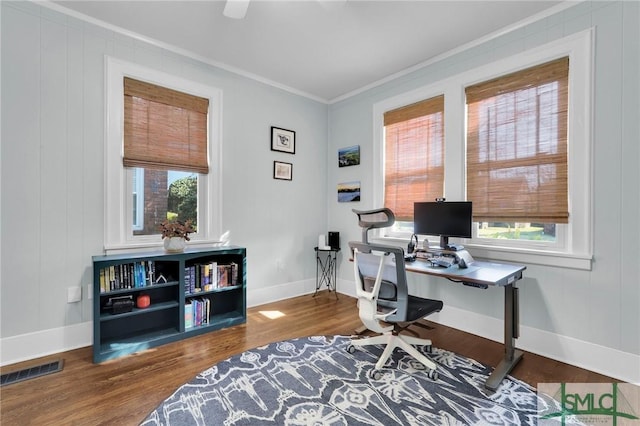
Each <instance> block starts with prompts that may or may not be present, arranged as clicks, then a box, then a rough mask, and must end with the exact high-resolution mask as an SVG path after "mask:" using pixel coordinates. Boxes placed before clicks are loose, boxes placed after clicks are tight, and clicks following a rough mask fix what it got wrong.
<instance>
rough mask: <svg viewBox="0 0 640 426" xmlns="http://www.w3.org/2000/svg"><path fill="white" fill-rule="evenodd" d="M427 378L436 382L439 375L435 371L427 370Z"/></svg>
mask: <svg viewBox="0 0 640 426" xmlns="http://www.w3.org/2000/svg"><path fill="white" fill-rule="evenodd" d="M427 377H428V378H430V379H431V380H433V381H434V382H435V381H437V380H438V377H439V375H438V372H437V371H436V370H429V372H428V373H427Z"/></svg>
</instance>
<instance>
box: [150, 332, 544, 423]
mask: <svg viewBox="0 0 640 426" xmlns="http://www.w3.org/2000/svg"><path fill="white" fill-rule="evenodd" d="M348 345H349V337H344V336H333V337H325V336H314V337H307V338H301V339H294V340H289V341H284V342H278V343H272V344H269V345H267V346H263V347H260V348H256V349H252V350H249V351H247V352H244V353H242V354H240V355H237V356H234V357H232V358H229V359H227V360H225V361H223V362H220V363H219V364H217V365H214V366H213V367H211V368H209V369H207V370H205V371H203V372H202V373H200V374H199V375H198V376H196V377H195V378H194V379H193V380H192V381H190V382H189V383H187V384H185V385H183V386H182V387H180V388H179V389H178V390H177V391H176V392H175V393H174V394H173V395H171V396H170V397H169V398H167V399H166V400H165V401H164V402H163V403H162V404H161V405H160V406H159V407H158V408H157V409H155V410H154V411H153V412H152V413H151V414H149V416H148V417H147V418H146V419H145V420H144V421H143V422H142V425H145V426H150V425H167V426H169V425H174V426H176V425H180V426H183V425H251V426H253V425H291V426H298V425H332V426H337V425H379V426H389V425H535V424H536V418H537V412H538V411H537V410H538V407H537V405H538V402H539V401H538V397H537V395H536V392H535V390H534V389H532V388H531V387H530V386H528V385H527V384H525V383H523V382H520V381H518V380H515V379H513V378H511V377H507V378H506V379H505V380H503V382H502V384H501V386H500V387H499V388H498V390H497V391H496V392H491V391H488V390H486V389H485V387H484V383H485V381H486V379H487V377H488V376H489V374H490V373H491V368H489V367H487V366H484V365H482V364H480V363H478V362H476V361H474V360H472V359H469V358H465V357H462V356H460V355H456V354H454V353H452V352H447V351H444V350H440V349H437V348H434V349H433V354H431V355H430V356H431V358H432V359H433V360H434V361H435V362H436V363H437V364H438V373H439V378H438V380H437V381H433V380H431V379H429V378H428V377H427V370H425V368H424V366H423V365H422V364H420V363H418V362H416V361H414V360H413V359H412V358H411V357H409V356H408V355H407V354H405V353H404V352H403V351H402V350H396V351H395V352H394V354H393V356H392V360H391V361H390V363H388V364H387V367H386V368H385V369H384V374H383V375H382V377H381V378H380V379H379V380H374V379H371V378H370V377H369V375H368V373H369V371H370V370H371V369H372V368H373V367H374V365H375V363H376V361H377V359H378V357H379V355H380V354H381V352H382V347H381V346H373V347H367V348H358V349H357V350H356V351H355V353H354V354H350V353H348V352H347V346H348Z"/></svg>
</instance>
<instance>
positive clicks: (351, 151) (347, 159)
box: [338, 145, 360, 167]
mask: <svg viewBox="0 0 640 426" xmlns="http://www.w3.org/2000/svg"><path fill="white" fill-rule="evenodd" d="M358 164H360V145H354V146H348V147H346V148H340V149H339V150H338V167H348V166H357V165H358Z"/></svg>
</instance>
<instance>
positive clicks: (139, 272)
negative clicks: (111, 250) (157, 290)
mask: <svg viewBox="0 0 640 426" xmlns="http://www.w3.org/2000/svg"><path fill="white" fill-rule="evenodd" d="M159 279H160V280H162V279H164V277H161V278H159ZM156 282H157V281H156V265H155V263H154V262H153V261H152V260H143V261H140V262H133V263H123V264H120V265H113V266H110V267H108V268H102V269H100V293H106V292H109V291H114V290H126V289H132V288H142V287H147V286H150V285H153V284H155V283H156ZM164 282H166V279H165V280H164Z"/></svg>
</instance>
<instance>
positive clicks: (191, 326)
mask: <svg viewBox="0 0 640 426" xmlns="http://www.w3.org/2000/svg"><path fill="white" fill-rule="evenodd" d="M92 260H93V362H94V363H101V362H104V361H108V360H112V359H116V358H119V357H122V356H125V355H129V354H133V353H136V352H140V351H144V350H147V349H151V348H154V347H157V346H161V345H164V344H167V343H170V342H174V341H177V340H181V339H186V338H188V337H192V336H196V335H200V334H203V333H208V332H212V331H215V330H219V329H222V328H226V327H232V326H234V325H237V324H242V323H245V322H246V320H247V308H246V305H247V303H246V300H247V295H246V249H245V248H243V247H236V246H225V247H220V248H212V249H187V250H185V251H184V252H182V253H166V252H164V251H156V252H148V253H129V254H117V255H101V256H93V258H92ZM142 295H144V296H148V297H149V300H150V304H149V306H148V307H142V308H139V307H138V306H137V299H138V297H139V296H142ZM123 301H124V303H123ZM131 304H133V306H131ZM186 307H188V308H189V309H187V310H186V309H185V308H186ZM194 307H197V308H198V309H197V312H196V311H194V310H193V309H194Z"/></svg>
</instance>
